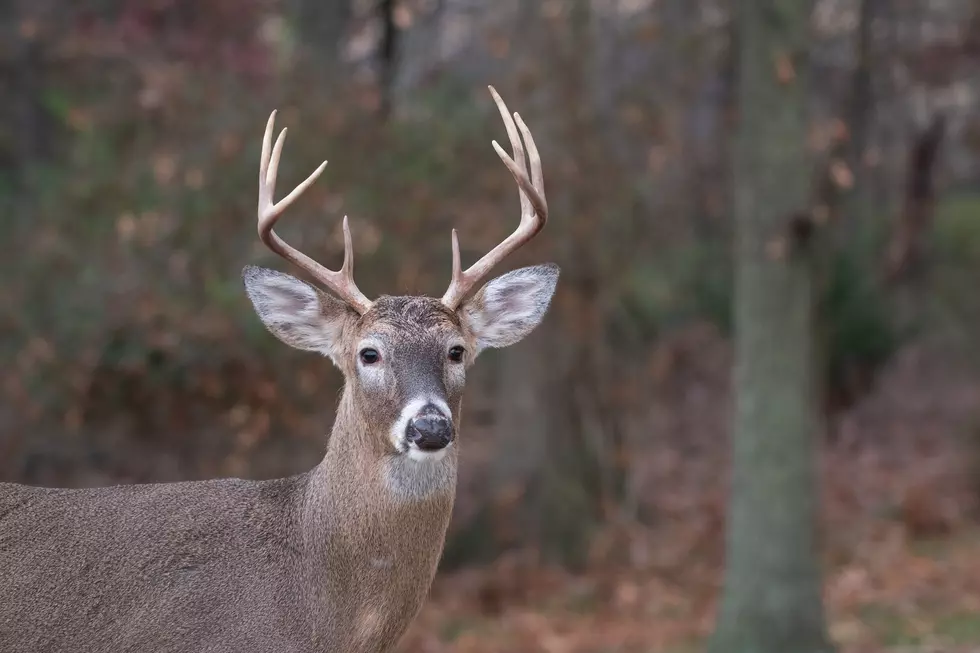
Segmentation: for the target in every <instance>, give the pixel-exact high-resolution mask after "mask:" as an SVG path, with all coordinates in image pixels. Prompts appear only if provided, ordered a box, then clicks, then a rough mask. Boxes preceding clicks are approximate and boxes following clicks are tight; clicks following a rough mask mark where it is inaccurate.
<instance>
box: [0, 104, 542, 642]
mask: <svg viewBox="0 0 980 653" xmlns="http://www.w3.org/2000/svg"><path fill="white" fill-rule="evenodd" d="M489 88H490V93H491V95H492V97H493V100H494V102H495V104H496V107H497V109H498V111H499V113H500V115H501V117H502V118H503V122H504V126H505V128H506V131H507V135H508V139H509V140H510V144H511V148H512V155H509V154H507V153H506V152H505V150H504V149H503V148H501V147H500V145H499V144H498V143H497V142H496V141H493V142H492V145H493V148H494V150H495V151H496V153H497V154H498V155H499V157H500V158H501V160H502V161H503V163H504V165H505V167H506V168H507V169H508V170H509V171H510V173H511V175H512V176H513V177H514V180H515V181H516V183H517V187H518V193H519V198H520V209H521V214H520V222H519V224H518V226H517V228H516V229H515V230H514V231H513V233H511V234H510V235H509V236H507V237H506V238H505V239H504V240H503V241H501V242H500V243H499V244H498V245H496V246H495V247H493V248H492V249H491V250H490V251H489V252H488V253H486V254H485V255H484V256H483V257H482V258H480V259H479V260H478V261H476V262H475V263H474V264H473V265H471V266H470V267H468V268H467V269H465V270H463V269H462V267H461V264H460V250H459V240H458V237H457V232H456V230H455V229H453V230H452V276H451V280H450V283H449V287H448V289H447V290H446V292H445V294H443V296H442V297H441V298H434V297H428V296H421V295H419V296H416V295H412V296H388V295H382V296H379V297H378V298H377V299H374V300H370V299H368V298H367V297H366V296H365V295H364V294H363V293H362V292H361V291H360V290H358V288H357V286H356V285H355V283H354V278H353V271H354V255H353V246H352V242H351V232H350V228H349V225H348V221H347V218H346V217H344V219H343V240H344V258H343V263H342V264H341V266H340V268H339V269H337V270H332V269H328V268H326V267H324V266H322V265H321V264H319V263H317V262H316V261H314V260H313V259H312V258H310V257H309V256H307V255H306V254H303V253H302V252H300V251H299V250H297V249H294V248H293V247H292V246H291V245H289V244H287V243H286V242H285V241H284V240H283V239H282V238H280V237H279V236H278V235H277V234H276V232H275V231H274V229H273V228H274V226H275V225H276V223H277V221H278V220H279V218H280V217H281V216H282V214H283V213H284V212H285V210H286V209H287V208H289V207H290V206H291V205H293V204H294V202H295V201H296V200H297V198H298V197H300V196H301V195H302V194H303V193H304V192H305V191H306V190H307V189H308V188H309V187H310V186H311V185H312V184H313V182H314V181H316V179H317V178H318V177H319V176H320V174H321V173H322V172H323V170H324V168H325V167H326V161H324V162H323V163H322V164H321V165H320V166H319V167H318V168H317V169H316V170H315V171H314V172H313V173H312V174H310V176H309V177H307V178H306V179H305V181H303V182H302V183H300V184H299V185H298V186H297V187H296V188H295V189H294V190H292V191H291V192H290V193H289V194H288V195H286V196H285V197H284V198H283V199H281V200H279V201H278V202H276V201H274V192H275V188H276V177H277V172H278V166H279V159H280V156H281V154H282V148H283V143H284V141H285V136H286V129H283V130H282V132H281V133H280V135H279V137H278V138H277V140H276V141H275V144H274V145H273V144H272V134H273V131H274V126H275V119H276V112H275V111H273V112H272V114H271V115H270V116H269V119H268V122H267V124H266V129H265V135H264V137H263V141H262V150H261V160H260V165H259V199H258V233H259V238H260V240H261V242H262V243H263V244H264V245H265V246H267V247H268V248H269V249H270V250H272V251H273V252H274V253H275V254H277V255H278V256H280V257H282V258H284V259H286V261H288V262H289V263H291V264H293V265H295V266H296V267H298V268H299V269H300V270H302V271H304V272H306V273H307V274H309V275H310V277H312V279H314V280H315V282H316V283H317V284H318V285H320V286H322V288H320V287H317V285H315V284H314V283H309V282H307V281H303V280H301V279H299V278H297V277H294V276H291V275H288V274H285V273H282V272H278V271H275V270H271V269H266V268H261V267H256V266H251V265H249V266H246V267H245V268H244V270H243V272H242V278H243V282H244V287H245V292H246V294H247V296H248V298H249V300H250V302H251V304H252V306H253V308H254V309H255V312H256V314H257V316H258V318H259V319H260V320H261V322H262V323H263V324H264V326H265V328H266V329H267V330H268V331H269V332H270V333H271V334H272V335H273V336H275V337H276V338H278V339H279V340H281V341H282V342H283V343H285V344H287V345H290V346H292V347H294V348H298V349H301V350H305V351H310V352H314V353H319V354H321V355H323V356H326V357H327V358H329V359H330V360H331V361H332V363H333V365H334V366H336V367H337V368H338V369H339V370H340V372H341V373H342V375H343V378H344V386H343V391H342V392H341V396H340V399H339V403H338V405H337V410H336V413H335V419H334V423H333V427H332V429H331V431H330V435H329V438H328V439H327V444H326V451H325V454H324V456H323V458H322V459H321V460H320V462H319V463H318V464H317V465H315V466H314V467H313V468H312V469H310V470H309V471H307V472H305V473H301V474H298V475H295V476H291V477H288V478H280V479H274V480H261V481H253V480H244V479H240V478H218V479H211V480H203V481H186V482H177V483H156V484H154V483H146V484H132V485H116V486H111V487H95V488H73V489H68V488H44V487H34V486H27V485H21V484H14V483H0V651H3V653H67V652H69V651H70V652H72V653H109V652H111V653H130V652H131V653H137V652H139V653H191V652H193V653H205V652H207V653H325V652H331V653H380V652H385V651H390V650H392V649H393V648H394V647H395V646H396V645H397V643H398V642H399V640H400V639H401V637H402V635H403V634H404V633H405V631H406V629H407V628H408V626H409V625H410V623H411V622H412V621H413V620H414V619H415V617H416V616H417V615H418V612H419V610H420V609H421V607H422V605H423V603H424V601H425V599H426V597H427V595H428V593H429V591H430V588H431V585H432V582H433V580H434V577H435V574H436V569H437V566H438V563H439V560H440V557H441V556H442V551H443V547H444V543H445V538H446V532H447V528H448V525H449V522H450V516H451V513H452V509H453V503H454V500H455V494H456V478H457V467H458V459H459V425H460V418H461V411H462V398H463V387H464V384H465V380H466V372H467V370H468V369H469V368H470V367H471V366H472V365H473V363H474V361H475V359H476V358H477V356H478V355H479V354H480V353H481V351H483V350H485V349H488V348H502V347H506V346H509V345H512V344H515V343H517V342H519V341H520V340H522V339H523V338H524V337H525V336H527V335H528V334H529V333H530V332H531V331H532V330H533V329H535V328H536V327H537V326H538V324H540V323H541V321H542V320H543V318H544V316H545V314H546V312H547V310H548V308H549V305H550V303H551V300H552V297H553V295H554V292H555V289H556V286H557V282H558V275H559V268H558V266H557V265H555V264H552V263H548V264H543V265H535V266H530V267H524V268H520V269H517V270H513V271H511V272H508V273H506V274H503V275H501V276H498V277H495V278H493V279H491V280H489V281H486V282H485V283H482V282H483V281H484V279H486V278H487V276H488V274H489V272H490V270H491V269H492V268H494V267H495V266H497V265H498V264H499V263H500V262H501V261H503V260H504V259H505V258H506V257H507V256H509V255H510V254H512V253H513V252H514V251H516V250H518V249H519V248H520V247H522V246H524V245H525V244H526V243H528V242H529V241H530V240H531V239H532V238H534V236H536V235H537V234H538V233H539V232H540V231H541V229H542V228H543V227H544V226H545V223H546V222H547V218H548V205H547V202H546V199H545V192H544V178H543V175H542V169H541V158H540V155H539V153H538V149H537V147H536V146H535V144H534V140H533V138H532V136H531V132H530V130H528V128H527V126H526V125H525V123H524V121H523V120H522V119H521V117H520V115H519V114H517V113H514V114H513V115H511V114H510V112H509V110H508V109H507V106H506V105H505V104H504V102H503V100H502V99H501V98H500V95H499V94H498V93H497V92H496V91H495V90H494V88H493V87H492V86H491V87H489ZM525 146H526V152H525ZM481 283H482V285H480V284H481Z"/></svg>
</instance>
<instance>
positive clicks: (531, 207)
mask: <svg viewBox="0 0 980 653" xmlns="http://www.w3.org/2000/svg"><path fill="white" fill-rule="evenodd" d="M489 88H490V95H492V96H493V101H494V103H496V105H497V110H498V111H499V112H500V117H501V118H503V121H504V127H505V128H506V129H507V137H508V138H509V139H510V145H511V148H512V149H513V150H514V156H513V158H512V157H510V156H509V155H508V154H507V153H506V152H505V151H504V150H503V148H501V147H500V145H499V144H497V141H493V143H492V144H493V149H494V150H495V151H496V152H497V155H498V156H499V157H500V160H501V161H503V163H504V165H505V166H506V167H507V169H508V170H509V171H510V174H512V175H513V176H514V181H516V182H517V190H518V194H519V195H520V200H521V222H520V224H519V225H518V226H517V229H516V230H514V233H512V234H511V235H509V236H508V237H507V238H505V239H504V240H503V242H501V243H500V244H499V245H497V246H496V247H494V248H493V249H492V250H490V251H489V252H488V253H487V254H485V255H484V256H483V258H481V259H480V260H479V261H477V262H476V263H474V264H473V265H471V266H470V267H469V268H467V269H466V270H465V271H464V270H463V269H462V266H461V265H460V256H459V238H458V236H457V235H456V230H455V229H453V232H452V246H453V276H452V281H451V282H450V283H449V289H448V290H446V294H445V295H443V297H442V303H443V304H445V305H446V306H447V307H448V308H450V309H451V310H455V309H456V307H458V306H459V303H460V302H461V301H462V300H463V299H464V298H465V297H466V295H467V294H468V293H469V292H470V291H471V290H472V289H473V287H474V286H475V285H476V284H477V283H478V282H479V281H480V280H481V279H482V278H483V277H485V276H486V275H487V273H489V272H490V270H491V268H493V267H494V266H495V265H497V264H498V263H500V261H502V260H503V259H504V258H506V257H507V256H508V255H510V254H511V253H513V252H514V251H516V250H517V249H519V248H520V247H521V246H523V245H524V244H525V243H527V242H528V241H529V240H531V239H532V238H534V237H535V236H536V235H537V234H538V232H539V231H541V229H543V228H544V225H545V223H547V221H548V203H547V201H546V200H545V193H544V174H543V172H542V170H541V156H540V154H539V153H538V148H537V146H536V145H535V144H534V138H532V136H531V130H529V129H528V128H527V125H525V124H524V121H523V120H522V119H521V117H520V115H518V114H517V113H515V114H514V115H513V117H511V114H510V111H509V110H508V109H507V105H506V104H504V101H503V99H501V97H500V95H499V94H498V93H497V91H496V89H494V88H493V86H490V87H489ZM515 121H516V124H515ZM518 130H519V131H520V135H518ZM521 137H523V139H524V143H523V144H522V143H521ZM525 145H526V146H527V159H528V160H529V161H530V164H531V177H530V179H528V173H527V161H526V160H525V158H524V157H525V154H524V146H525Z"/></svg>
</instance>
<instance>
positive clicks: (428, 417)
mask: <svg viewBox="0 0 980 653" xmlns="http://www.w3.org/2000/svg"><path fill="white" fill-rule="evenodd" d="M405 437H406V439H407V440H408V441H409V442H410V443H412V444H414V445H415V446H416V447H418V448H419V449H420V450H421V451H439V450H440V449H444V448H446V447H447V446H449V443H451V442H452V441H453V422H452V419H451V418H449V417H447V416H446V415H444V414H443V413H442V411H441V410H439V408H438V407H436V406H435V405H433V404H426V405H425V406H423V407H422V410H420V411H419V412H418V413H417V414H416V415H415V417H413V418H412V419H410V420H408V424H407V425H406V427H405Z"/></svg>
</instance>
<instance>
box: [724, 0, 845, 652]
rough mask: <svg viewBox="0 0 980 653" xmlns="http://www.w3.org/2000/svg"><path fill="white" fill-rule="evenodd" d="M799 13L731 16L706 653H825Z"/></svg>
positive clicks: (765, 4)
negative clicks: (720, 444)
mask: <svg viewBox="0 0 980 653" xmlns="http://www.w3.org/2000/svg"><path fill="white" fill-rule="evenodd" d="M811 9H812V2H805V1H798V2H788V1H785V0H784V1H777V0H756V1H755V2H740V3H738V7H737V11H738V14H739V16H738V20H739V26H738V28H739V31H740V34H739V39H738V42H739V53H738V56H739V74H738V79H739V82H738V84H739V102H740V106H739V122H738V125H739V126H738V133H737V136H736V144H735V161H734V165H735V174H734V179H735V188H734V197H735V222H736V250H735V258H736V265H735V331H736V334H735V347H736V357H735V370H734V383H735V391H736V401H735V423H734V433H733V441H734V451H733V465H734V468H733V474H732V490H731V500H730V506H729V515H728V524H727V528H728V532H727V550H726V556H727V561H726V563H727V568H726V576H725V584H724V591H723V597H722V603H721V610H720V613H719V620H718V624H717V628H716V631H715V634H714V637H713V639H712V641H711V644H710V646H709V651H711V652H712V653H740V652H746V653H747V652H752V653H764V652H768V651H772V652H773V653H776V652H778V653H789V652H791V651H807V652H816V651H828V650H830V649H831V646H830V644H829V642H828V638H827V635H826V631H825V625H824V616H823V606H822V603H821V591H820V572H819V561H818V552H817V544H816V525H817V503H818V491H817V479H816V469H815V468H816V465H815V463H816V460H815V457H816V455H815V442H816V438H815V437H814V436H815V433H814V431H815V424H816V415H815V392H814V388H813V374H812V364H813V358H812V355H811V354H812V352H811V346H812V342H813V341H812V328H813V324H812V322H813V315H812V307H813V304H812V296H811V293H812V291H813V279H812V274H813V270H812V261H811V256H810V252H809V247H808V244H807V242H806V239H805V238H802V237H801V234H802V233H803V231H801V230H800V229H799V228H798V227H799V224H800V218H799V216H807V215H809V213H810V211H809V206H808V204H809V199H810V191H811V188H810V182H811V180H812V172H813V170H812V164H811V161H810V157H809V154H808V152H807V148H806V143H807V120H806V104H807V65H808V61H807V47H808V41H809V34H808V31H809V18H810V12H811Z"/></svg>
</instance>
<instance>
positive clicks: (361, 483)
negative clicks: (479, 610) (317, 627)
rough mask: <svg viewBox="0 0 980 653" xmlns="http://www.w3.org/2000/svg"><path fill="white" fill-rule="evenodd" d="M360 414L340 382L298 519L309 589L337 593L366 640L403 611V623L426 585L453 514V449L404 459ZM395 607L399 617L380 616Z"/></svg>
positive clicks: (417, 604) (389, 626) (321, 593)
mask: <svg viewBox="0 0 980 653" xmlns="http://www.w3.org/2000/svg"><path fill="white" fill-rule="evenodd" d="M365 423H366V422H365V421H364V420H362V419H359V416H358V414H357V411H356V406H355V402H354V401H353V398H352V397H351V396H350V395H349V390H346V389H345V391H344V395H343V397H342V399H341V402H340V407H339V410H338V413H337V420H336V423H335V424H334V428H333V431H332V433H331V436H330V441H329V443H328V446H327V453H326V455H325V457H324V459H323V461H322V462H321V463H320V465H318V466H317V467H316V468H315V469H314V470H312V471H311V473H310V475H309V478H308V481H309V482H308V487H307V491H306V493H305V499H304V507H303V511H302V512H303V519H302V525H301V528H302V529H303V531H304V534H303V535H304V536H303V539H304V549H305V550H306V551H307V553H308V556H307V560H308V562H309V563H310V564H311V565H312V568H311V569H310V570H309V572H310V578H311V580H314V579H315V580H314V582H315V584H316V585H317V587H316V588H315V593H316V595H317V596H320V597H322V599H324V600H327V601H334V602H336V600H337V598H338V597H341V598H342V601H343V603H345V604H346V605H345V606H344V610H342V611H341V612H346V613H347V614H348V618H349V619H351V620H352V623H351V624H350V627H351V628H353V631H354V632H361V631H363V637H364V638H366V639H369V640H370V639H372V638H373V637H374V636H375V635H376V633H378V632H382V631H383V632H391V629H392V628H394V629H395V630H398V629H399V628H400V627H401V626H402V624H401V621H402V620H404V624H403V625H404V627H407V624H408V621H410V619H411V618H412V617H413V616H414V615H415V614H416V612H417V610H418V609H419V607H421V604H422V601H423V600H424V598H425V596H426V595H427V593H428V591H429V587H430V585H431V583H432V579H433V577H434V576H435V571H436V567H437V566H438V563H439V558H440V556H441V555H442V549H443V544H444V541H445V536H446V529H447V527H448V525H449V519H450V515H451V513H452V507H453V500H454V496H455V490H456V465H457V455H456V451H455V447H453V448H452V449H451V450H449V451H448V452H447V455H446V456H445V457H443V459H442V460H440V461H431V462H430V461H424V462H419V461H416V460H411V459H409V458H408V457H407V456H401V455H397V454H394V453H392V452H391V451H390V450H389V449H388V448H387V447H385V446H384V442H385V441H384V439H383V438H382V437H379V436H378V434H375V433H371V432H369V430H368V429H367V428H365V427H364V426H363V425H364V424H365ZM331 597H332V598H331ZM335 608H336V606H335ZM334 614H336V613H334ZM395 615H397V620H398V621H399V623H397V624H395V623H387V621H388V620H390V619H393V618H396V617H395ZM379 619H380V620H381V621H385V623H375V622H377V621H378V620H379ZM372 633H375V634H372Z"/></svg>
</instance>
